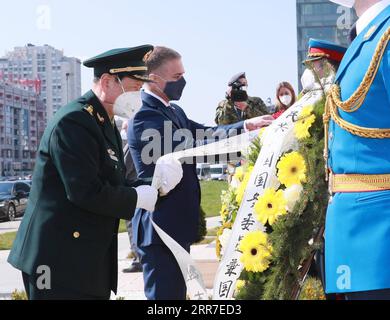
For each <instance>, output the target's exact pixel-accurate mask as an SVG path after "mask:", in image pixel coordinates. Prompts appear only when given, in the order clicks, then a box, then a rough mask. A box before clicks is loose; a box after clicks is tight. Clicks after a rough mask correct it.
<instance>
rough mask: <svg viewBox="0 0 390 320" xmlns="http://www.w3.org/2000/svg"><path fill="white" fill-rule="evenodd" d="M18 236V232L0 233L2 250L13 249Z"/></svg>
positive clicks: (0, 248)
mask: <svg viewBox="0 0 390 320" xmlns="http://www.w3.org/2000/svg"><path fill="white" fill-rule="evenodd" d="M15 238H16V232H9V233H4V234H0V250H11V247H12V244H13V242H14V240H15Z"/></svg>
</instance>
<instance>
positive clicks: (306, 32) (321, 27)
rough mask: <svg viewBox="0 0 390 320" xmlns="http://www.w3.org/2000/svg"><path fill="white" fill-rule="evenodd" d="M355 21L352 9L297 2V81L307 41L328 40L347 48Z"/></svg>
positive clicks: (324, 0)
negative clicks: (312, 39) (311, 39)
mask: <svg viewBox="0 0 390 320" xmlns="http://www.w3.org/2000/svg"><path fill="white" fill-rule="evenodd" d="M356 20H357V16H356V14H355V11H354V10H353V9H348V8H345V7H342V6H338V5H336V4H334V3H332V2H330V1H329V0H297V31H298V74H299V80H300V79H301V76H302V73H303V71H304V66H303V64H302V61H304V60H305V58H306V55H307V50H308V42H309V39H310V38H315V39H320V40H328V41H332V42H335V43H337V44H339V45H343V46H345V47H348V46H349V44H350V40H349V32H350V30H351V27H352V26H353V24H354V23H355V22H356ZM299 84H300V81H299Z"/></svg>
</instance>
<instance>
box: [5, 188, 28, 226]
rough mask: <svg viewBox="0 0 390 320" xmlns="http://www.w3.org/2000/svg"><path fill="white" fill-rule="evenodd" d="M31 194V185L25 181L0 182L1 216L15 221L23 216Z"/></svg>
mask: <svg viewBox="0 0 390 320" xmlns="http://www.w3.org/2000/svg"><path fill="white" fill-rule="evenodd" d="M29 195H30V186H29V185H28V184H27V183H25V182H20V181H5V182H0V218H5V219H7V220H9V221H14V220H15V219H16V217H18V216H23V214H24V211H25V210H26V207H27V201H28V197H29Z"/></svg>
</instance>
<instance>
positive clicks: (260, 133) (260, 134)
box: [259, 127, 267, 139]
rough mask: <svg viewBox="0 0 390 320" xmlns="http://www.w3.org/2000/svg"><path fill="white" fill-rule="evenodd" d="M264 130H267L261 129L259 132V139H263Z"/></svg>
mask: <svg viewBox="0 0 390 320" xmlns="http://www.w3.org/2000/svg"><path fill="white" fill-rule="evenodd" d="M265 129H267V128H266V127H264V128H261V129H260V131H259V138H260V139H261V138H262V137H263V134H264V132H265Z"/></svg>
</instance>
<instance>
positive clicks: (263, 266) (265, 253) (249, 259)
mask: <svg viewBox="0 0 390 320" xmlns="http://www.w3.org/2000/svg"><path fill="white" fill-rule="evenodd" d="M240 250H241V251H242V256H241V262H242V263H243V264H244V267H245V269H246V270H247V271H249V272H264V271H265V270H267V269H268V268H269V266H270V263H271V256H272V247H271V245H270V244H269V242H268V237H267V235H266V234H265V233H264V232H261V231H256V232H251V233H248V234H247V235H246V236H245V237H244V239H242V240H241V242H240Z"/></svg>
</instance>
